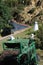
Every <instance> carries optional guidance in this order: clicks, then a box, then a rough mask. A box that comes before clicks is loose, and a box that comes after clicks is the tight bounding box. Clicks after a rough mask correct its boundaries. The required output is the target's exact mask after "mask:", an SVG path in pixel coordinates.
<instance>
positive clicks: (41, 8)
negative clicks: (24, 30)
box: [20, 0, 43, 23]
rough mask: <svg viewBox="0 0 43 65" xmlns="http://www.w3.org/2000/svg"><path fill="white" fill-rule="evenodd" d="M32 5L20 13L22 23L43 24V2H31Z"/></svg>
mask: <svg viewBox="0 0 43 65" xmlns="http://www.w3.org/2000/svg"><path fill="white" fill-rule="evenodd" d="M30 1H31V3H30V4H29V5H28V6H26V7H25V8H24V10H23V11H22V12H21V13H20V16H21V17H22V23H29V22H31V21H33V22H34V21H35V20H36V21H40V22H43V0H30Z"/></svg>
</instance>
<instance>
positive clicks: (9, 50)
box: [0, 39, 37, 65]
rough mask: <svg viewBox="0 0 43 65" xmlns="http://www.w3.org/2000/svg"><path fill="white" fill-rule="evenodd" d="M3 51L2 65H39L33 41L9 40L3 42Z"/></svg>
mask: <svg viewBox="0 0 43 65" xmlns="http://www.w3.org/2000/svg"><path fill="white" fill-rule="evenodd" d="M3 50H4V51H3V53H2V55H1V59H2V60H1V62H2V64H0V65H37V58H36V48H35V41H34V40H33V39H13V40H7V41H6V42H3ZM3 60H4V61H3Z"/></svg>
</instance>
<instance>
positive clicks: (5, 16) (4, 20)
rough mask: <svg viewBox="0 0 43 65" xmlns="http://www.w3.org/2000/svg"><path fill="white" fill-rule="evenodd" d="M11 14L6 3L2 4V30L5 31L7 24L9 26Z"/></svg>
mask: <svg viewBox="0 0 43 65" xmlns="http://www.w3.org/2000/svg"><path fill="white" fill-rule="evenodd" d="M11 18H12V17H11V13H10V8H9V7H8V6H6V4H5V3H4V2H2V1H1V2H0V30H1V29H3V28H4V27H5V26H6V24H7V25H9V23H8V20H10V19H11Z"/></svg>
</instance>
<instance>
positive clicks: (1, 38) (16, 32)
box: [0, 26, 31, 41]
mask: <svg viewBox="0 0 43 65" xmlns="http://www.w3.org/2000/svg"><path fill="white" fill-rule="evenodd" d="M29 28H31V27H30V26H28V28H25V29H22V30H19V31H15V32H14V34H11V35H12V36H14V35H16V34H18V33H21V32H24V31H25V30H27V29H29ZM11 35H8V36H5V37H0V41H1V40H3V39H6V38H9V37H10V36H11Z"/></svg>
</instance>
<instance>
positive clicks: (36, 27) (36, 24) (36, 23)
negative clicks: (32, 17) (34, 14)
mask: <svg viewBox="0 0 43 65" xmlns="http://www.w3.org/2000/svg"><path fill="white" fill-rule="evenodd" d="M37 30H38V22H35V25H34V31H37Z"/></svg>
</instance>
